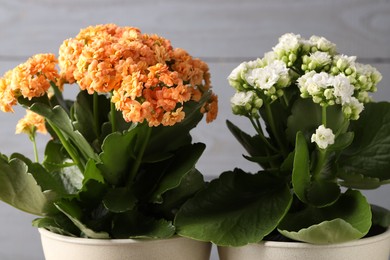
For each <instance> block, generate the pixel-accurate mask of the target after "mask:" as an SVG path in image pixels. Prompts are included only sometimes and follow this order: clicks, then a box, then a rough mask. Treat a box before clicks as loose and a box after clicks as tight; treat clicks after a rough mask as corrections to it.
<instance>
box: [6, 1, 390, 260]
mask: <svg viewBox="0 0 390 260" xmlns="http://www.w3.org/2000/svg"><path fill="white" fill-rule="evenodd" d="M0 6H1V7H0V25H1V26H0V39H1V41H0V74H3V73H4V72H5V71H7V70H8V69H11V68H13V67H14V66H16V65H17V64H19V63H20V62H23V61H24V60H25V59H26V58H27V57H29V56H31V55H33V54H36V53H41V52H54V53H57V50H58V47H59V45H60V44H61V42H62V41H63V40H64V39H66V38H69V37H73V36H75V35H76V34H77V33H78V32H79V30H80V28H84V27H86V26H89V25H96V24H102V23H116V24H118V25H122V26H135V27H139V28H140V29H141V30H142V32H145V33H157V34H159V35H161V36H164V37H166V38H168V39H170V40H171V42H172V45H173V46H174V47H180V48H184V49H186V50H187V51H188V52H189V53H190V54H191V55H193V56H195V57H199V58H202V59H203V60H205V61H206V62H207V63H208V64H209V66H210V71H211V75H212V83H213V86H214V90H215V92H216V93H217V94H218V95H219V100H220V113H219V118H218V119H217V121H216V122H214V123H212V124H210V125H207V124H206V123H202V124H201V125H200V126H199V127H198V128H197V129H196V130H195V131H194V136H195V140H196V141H201V142H205V143H206V144H207V149H206V152H205V154H204V156H203V157H202V158H201V160H200V162H199V165H198V168H199V169H200V170H201V171H202V172H203V173H204V175H206V177H207V179H212V178H214V177H216V176H218V175H219V174H220V173H221V172H222V171H225V170H230V169H233V168H234V167H241V168H243V169H246V170H250V171H257V170H258V169H257V167H255V165H252V164H250V163H247V162H246V161H245V160H244V159H243V158H242V153H243V150H242V148H241V146H240V145H238V144H237V142H236V141H235V140H234V138H232V136H231V135H230V133H229V132H228V130H227V128H226V127H225V120H226V119H229V120H232V121H233V122H235V123H237V124H240V126H244V125H245V126H246V127H247V129H248V130H249V131H251V130H250V127H249V125H248V124H247V122H246V121H245V120H243V119H242V118H238V117H234V116H232V115H231V112H230V104H229V100H230V97H231V96H232V94H233V90H232V89H231V88H230V87H229V86H228V84H227V81H226V77H227V76H228V75H229V73H230V72H231V70H232V69H233V68H234V67H236V66H237V65H238V64H239V63H240V62H242V61H245V60H249V59H254V58H256V57H259V56H262V55H263V53H264V52H266V51H269V50H270V49H271V47H272V46H274V45H275V43H276V42H277V39H278V37H279V36H280V35H282V34H284V33H286V32H293V33H297V34H301V35H302V36H304V37H309V36H311V35H313V34H316V35H320V36H324V37H326V38H327V39H329V40H330V41H332V42H334V43H336V44H337V46H338V50H339V51H340V52H342V53H345V54H347V55H356V56H358V57H359V58H360V61H361V62H365V63H370V64H372V65H373V66H375V67H377V68H378V69H379V70H380V71H381V73H382V74H383V80H382V82H381V83H380V84H379V86H378V88H379V90H378V93H376V94H375V95H374V97H375V98H376V100H390V2H389V1H388V0H370V1H367V0H329V1H323V0H296V1H292V0H289V1H282V0H240V1H236V0H208V1H207V0H197V1H184V0H171V1H170V0H165V1H164V0H150V1H145V0H134V1H124V0H110V1H103V0H57V1H55V0H0ZM21 116H22V111H21V110H17V112H16V114H13V115H12V114H4V113H0V122H1V127H0V152H1V153H5V154H8V155H9V154H10V153H12V152H15V151H17V152H21V153H23V154H29V155H30V156H31V155H32V149H31V145H30V143H29V141H28V139H27V137H26V136H16V135H14V127H15V124H16V122H17V120H18V119H19V117H21ZM45 140H46V138H45V137H41V138H40V142H39V147H40V148H41V149H43V147H44V142H45ZM366 194H367V195H368V197H369V199H370V201H375V202H376V203H377V204H379V205H382V206H385V207H388V208H390V200H389V199H388V197H389V195H390V188H389V187H383V188H381V189H380V190H377V191H370V192H366ZM32 219H33V216H29V215H25V214H24V213H20V212H18V211H17V210H14V209H12V208H10V207H9V206H7V205H5V204H4V203H0V230H1V231H2V232H0V259H1V260H8V259H10V260H11V259H12V260H19V259H20V260H23V259H32V260H35V259H43V256H42V252H41V248H40V244H39V243H40V242H39V237H38V234H37V231H36V230H35V229H34V228H32V227H30V226H31V224H30V221H31V220H32ZM212 259H217V257H216V255H215V252H214V253H213V256H212Z"/></svg>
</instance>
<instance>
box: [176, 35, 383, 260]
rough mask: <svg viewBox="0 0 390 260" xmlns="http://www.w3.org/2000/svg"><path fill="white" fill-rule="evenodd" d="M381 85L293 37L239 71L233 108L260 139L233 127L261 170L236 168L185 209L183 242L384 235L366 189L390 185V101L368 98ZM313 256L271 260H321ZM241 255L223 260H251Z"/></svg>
mask: <svg viewBox="0 0 390 260" xmlns="http://www.w3.org/2000/svg"><path fill="white" fill-rule="evenodd" d="M381 78H382V76H381V74H380V73H379V72H378V71H377V70H376V69H375V68H374V67H372V66H370V65H365V64H361V63H358V62H357V61H356V57H353V56H346V55H342V54H339V53H338V52H337V51H336V46H335V44H333V43H332V42H330V41H328V40H326V39H325V38H323V37H318V36H312V37H311V38H310V39H308V40H307V39H304V38H302V37H301V36H300V35H295V34H292V33H288V34H285V35H283V36H281V37H280V38H279V42H278V44H277V45H276V46H275V47H274V48H273V51H270V52H268V53H266V54H265V55H264V57H263V58H259V59H257V60H254V61H249V62H243V63H241V64H240V65H239V66H238V67H237V68H235V69H234V70H233V71H232V73H231V74H230V75H229V77H228V80H229V83H230V85H231V86H232V87H233V88H234V89H235V90H236V93H235V94H234V96H233V97H232V98H231V104H232V110H233V113H234V114H236V115H240V116H244V117H246V118H248V119H249V120H250V122H251V125H253V128H254V130H255V135H253V136H251V135H250V134H247V133H245V132H244V131H243V130H241V129H240V128H239V127H238V126H236V125H234V124H233V123H232V122H229V121H228V122H227V125H228V128H229V129H230V131H231V132H232V134H233V135H234V136H235V137H236V139H237V140H238V141H239V142H240V143H241V144H242V145H243V147H244V148H245V149H246V152H247V153H248V155H244V157H245V158H246V159H248V160H249V161H251V162H254V163H257V164H258V165H259V166H260V167H261V168H262V169H261V170H260V171H259V172H257V173H255V174H251V173H247V172H244V171H243V170H241V169H238V168H237V169H234V170H233V171H228V172H224V173H222V174H221V176H220V177H219V178H218V179H216V180H213V181H212V182H211V183H210V185H208V186H207V188H206V189H204V190H203V191H201V192H200V193H198V194H197V195H196V196H195V197H194V198H192V199H190V200H189V201H188V202H187V203H185V204H184V206H183V207H182V208H181V210H180V211H179V213H178V215H177V216H176V225H177V226H178V230H179V234H181V235H183V236H188V237H193V238H196V239H202V240H206V241H212V242H214V243H216V244H218V245H221V246H235V247H238V246H244V245H246V244H249V243H257V242H259V241H261V240H265V241H301V242H307V243H310V244H321V245H323V244H338V243H344V242H347V241H351V240H357V239H360V238H363V237H365V236H367V234H369V233H371V231H372V232H374V231H375V230H378V229H379V230H380V231H381V232H384V231H385V230H386V229H387V227H388V226H389V224H390V223H389V212H388V211H387V210H386V209H383V208H380V207H377V206H371V205H370V204H369V202H368V201H367V200H366V198H365V197H364V196H363V195H362V193H361V192H360V191H359V190H360V189H375V188H378V187H379V186H381V185H382V184H387V183H389V182H390V103H388V102H378V103H376V102H373V101H372V98H371V97H370V96H369V93H370V92H374V91H376V85H377V83H378V82H379V81H380V80H381ZM388 233H389V231H387V235H386V239H387V240H386V241H385V242H384V246H385V249H384V250H385V251H384V253H383V251H382V258H383V259H387V257H388V255H389V239H390V235H389V234H388ZM285 245H286V244H285ZM299 245H300V246H305V244H303V243H299ZM306 245H307V244H306ZM226 248H228V247H226ZM231 250H233V249H231ZM364 250H365V249H364ZM364 250H363V252H365V251H364ZM347 251H350V253H351V254H352V258H347V257H346V258H343V257H341V258H337V259H367V258H366V257H368V255H370V254H372V252H371V251H367V252H365V253H364V254H361V252H362V251H361V250H357V249H354V250H350V249H348V250H347ZM351 251H353V252H351ZM289 252H290V253H292V251H289ZM296 252H297V251H296V250H295V251H294V252H293V253H296ZM236 253H237V251H236ZM222 254H223V256H221V257H222V258H223V257H226V254H225V253H222ZM233 254H234V253H233ZM261 254H262V253H261ZM261 254H260V255H257V256H253V257H254V258H253V259H257V258H255V257H259V256H265V255H264V254H262V255H261ZM305 254H306V253H305ZM315 254H316V255H315V256H313V255H309V258H304V255H298V256H297V255H290V256H288V255H287V256H286V255H283V257H285V258H278V256H275V255H273V256H270V258H269V259H290V258H289V257H292V258H291V259H317V257H320V259H322V258H321V256H320V255H319V254H318V252H316V253H315ZM359 254H361V255H359ZM326 255H327V256H326V257H330V255H329V252H327V253H326ZM236 257H237V258H234V257H232V258H229V257H226V258H223V259H252V258H251V257H250V256H248V255H247V256H242V255H238V254H237V256H236ZM279 257H280V254H279ZM293 257H298V258H293ZM306 257H307V256H306ZM370 257H371V256H370ZM373 258H375V257H373ZM382 258H380V257H378V258H375V259H382ZM264 259H268V258H264ZM324 259H325V258H324ZM326 259H330V258H326Z"/></svg>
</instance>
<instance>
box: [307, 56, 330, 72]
mask: <svg viewBox="0 0 390 260" xmlns="http://www.w3.org/2000/svg"><path fill="white" fill-rule="evenodd" d="M331 62H332V58H331V57H330V55H329V54H328V53H327V52H322V51H316V52H314V53H311V54H310V57H309V64H308V65H307V67H308V69H309V70H315V69H316V68H323V67H325V66H327V65H330V64H331ZM328 69H329V68H328Z"/></svg>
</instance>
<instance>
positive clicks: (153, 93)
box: [0, 24, 218, 126]
mask: <svg viewBox="0 0 390 260" xmlns="http://www.w3.org/2000/svg"><path fill="white" fill-rule="evenodd" d="M56 64H57V61H56V59H55V57H54V55H53V54H38V55H35V56H33V57H32V58H30V59H29V60H28V61H27V62H26V63H24V64H21V65H19V66H18V67H16V68H15V69H14V70H12V71H10V72H7V73H6V74H5V75H4V77H3V78H2V79H0V109H1V110H3V111H5V112H10V111H13V110H12V106H13V105H15V104H16V100H17V98H18V97H19V96H23V97H25V98H28V99H31V98H33V97H38V96H42V95H44V94H45V93H47V92H48V90H49V87H50V83H49V82H50V81H52V82H54V83H55V84H56V85H57V86H58V87H59V88H60V89H62V86H63V84H64V83H69V84H72V83H75V82H76V83H78V85H79V86H80V88H81V89H82V90H87V91H88V93H89V94H93V93H94V92H97V93H111V95H112V98H111V101H112V102H113V103H115V107H116V109H118V110H120V111H122V114H123V117H124V119H125V120H126V121H128V122H143V121H144V120H146V121H147V122H148V124H149V126H158V125H160V124H162V125H165V126H168V125H174V124H175V123H177V122H180V121H181V120H182V119H183V118H184V117H185V114H184V111H183V106H184V103H185V102H188V101H190V100H194V101H199V100H200V98H201V97H202V96H203V94H204V93H206V92H208V91H209V90H210V74H209V70H208V66H207V64H206V63H204V62H203V61H201V60H199V59H193V58H192V57H191V56H190V55H189V54H188V53H187V52H186V51H184V50H182V49H174V48H172V46H171V44H170V42H169V41H168V40H167V39H164V38H162V37H160V36H157V35H148V34H141V32H140V30H139V29H137V28H133V27H118V26H116V25H114V24H107V25H98V26H94V27H92V26H91V27H87V28H85V29H83V30H81V31H80V33H79V34H78V35H77V36H76V37H75V38H71V39H68V40H65V41H64V42H63V44H62V45H61V47H60V50H59V57H58V65H59V68H60V72H57V70H56V68H55V65H56ZM217 110H218V106H217V97H216V96H215V95H214V94H212V95H211V97H210V98H209V99H208V101H206V103H205V104H204V106H203V107H202V109H201V111H202V112H203V113H207V116H206V120H207V122H211V121H212V120H214V119H215V117H216V115H217Z"/></svg>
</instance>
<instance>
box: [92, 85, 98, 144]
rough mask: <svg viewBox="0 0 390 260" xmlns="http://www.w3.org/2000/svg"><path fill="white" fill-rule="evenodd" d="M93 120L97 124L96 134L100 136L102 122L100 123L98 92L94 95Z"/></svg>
mask: <svg viewBox="0 0 390 260" xmlns="http://www.w3.org/2000/svg"><path fill="white" fill-rule="evenodd" d="M93 119H94V122H95V134H96V136H97V137H98V138H99V136H100V122H99V95H98V93H97V92H94V93H93Z"/></svg>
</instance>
